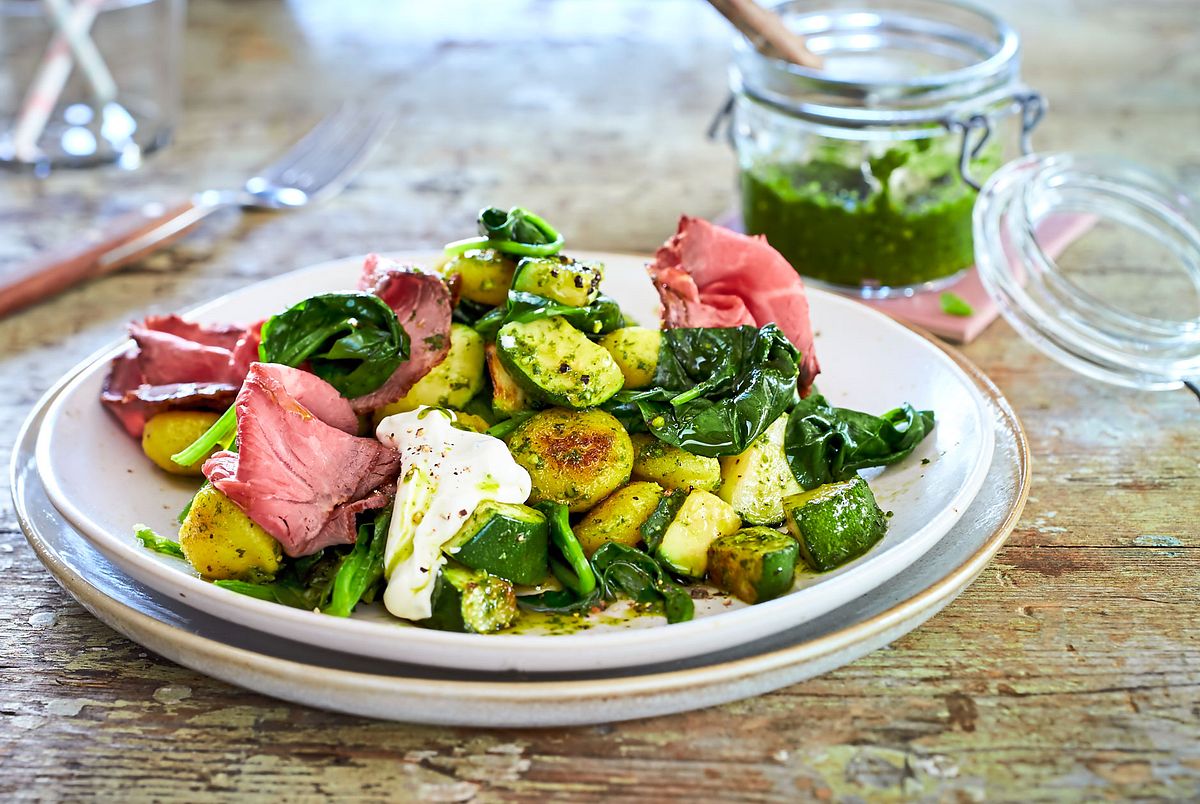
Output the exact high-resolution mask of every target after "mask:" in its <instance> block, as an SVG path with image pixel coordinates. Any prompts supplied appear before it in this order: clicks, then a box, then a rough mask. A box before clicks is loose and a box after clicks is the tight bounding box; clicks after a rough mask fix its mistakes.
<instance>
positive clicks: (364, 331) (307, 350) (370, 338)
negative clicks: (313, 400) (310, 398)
mask: <svg viewBox="0 0 1200 804" xmlns="http://www.w3.org/2000/svg"><path fill="white" fill-rule="evenodd" d="M408 350H409V343H408V333H406V332H405V331H404V328H403V327H402V326H400V321H399V320H398V319H397V318H396V313H395V312H394V311H393V310H392V308H391V307H389V306H388V304H387V302H385V301H384V300H383V299H381V298H379V297H378V296H376V295H374V294H371V293H326V294H322V295H320V296H313V297H312V298H309V299H305V300H304V301H302V302H300V303H299V304H297V305H294V306H293V307H291V308H290V309H288V310H285V311H284V312H282V313H279V314H278V315H274V316H271V317H270V318H268V319H267V322H266V323H265V324H263V328H262V343H261V345H260V346H259V347H258V355H259V359H260V360H262V361H263V362H264V363H282V364H283V365H285V366H299V365H300V364H301V363H304V362H305V361H307V362H308V365H309V367H310V368H311V369H312V373H313V374H316V375H317V376H318V377H320V378H321V379H323V380H325V382H327V383H329V384H330V385H332V386H333V387H334V388H336V389H338V392H339V393H340V394H341V395H342V396H344V397H347V398H349V399H353V398H355V397H359V396H363V395H365V394H369V393H371V392H372V391H374V390H375V389H377V388H379V387H380V386H381V385H383V384H384V383H385V382H386V381H387V380H388V378H389V377H391V376H392V374H394V373H395V371H396V369H397V368H399V366H400V364H401V363H403V362H404V361H405V360H406V359H408Z"/></svg>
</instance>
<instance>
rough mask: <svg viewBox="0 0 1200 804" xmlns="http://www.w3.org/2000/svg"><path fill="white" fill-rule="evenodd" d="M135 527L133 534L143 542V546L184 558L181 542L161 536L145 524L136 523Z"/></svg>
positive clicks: (167, 554)
mask: <svg viewBox="0 0 1200 804" xmlns="http://www.w3.org/2000/svg"><path fill="white" fill-rule="evenodd" d="M133 528H134V531H133V535H134V536H136V537H137V540H138V541H139V542H141V543H142V547H145V548H147V549H149V550H153V551H154V552H156V553H162V554H163V555H166V556H174V557H175V558H184V555H183V548H182V547H180V546H179V542H176V541H172V540H171V539H168V538H166V537H165V536H159V535H158V534H157V533H155V532H154V531H153V530H151V529H150V528H148V527H146V526H145V525H134V526H133Z"/></svg>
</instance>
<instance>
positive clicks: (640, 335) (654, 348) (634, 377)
mask: <svg viewBox="0 0 1200 804" xmlns="http://www.w3.org/2000/svg"><path fill="white" fill-rule="evenodd" d="M600 345H601V346H603V347H604V348H605V349H607V350H608V353H609V354H610V355H612V357H613V360H615V361H617V366H618V367H619V368H620V369H621V373H622V374H623V375H625V387H626V388H646V387H647V386H649V385H650V384H651V383H652V382H654V370H655V369H656V368H658V349H659V347H660V346H661V345H662V332H661V331H660V330H657V329H647V328H646V327H621V328H620V329H617V330H613V331H612V332H610V333H608V334H607V335H605V336H604V337H603V338H601V339H600Z"/></svg>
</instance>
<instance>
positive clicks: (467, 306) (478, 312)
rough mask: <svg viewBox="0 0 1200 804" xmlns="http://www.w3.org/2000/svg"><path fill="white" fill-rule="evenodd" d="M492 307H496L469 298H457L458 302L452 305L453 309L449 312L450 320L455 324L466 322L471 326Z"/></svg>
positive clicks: (492, 308)
mask: <svg viewBox="0 0 1200 804" xmlns="http://www.w3.org/2000/svg"><path fill="white" fill-rule="evenodd" d="M494 309H496V308H494V307H492V305H490V304H484V303H483V302H477V301H472V300H471V299H459V300H458V304H456V305H454V310H453V311H452V312H451V313H450V320H451V321H454V322H455V323H457V324H466V325H467V326H468V327H473V326H475V322H476V321H478V320H479V319H481V318H483V317H484V316H485V315H487V314H488V313H490V312H491V311H492V310H494Z"/></svg>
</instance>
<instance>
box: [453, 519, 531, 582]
mask: <svg viewBox="0 0 1200 804" xmlns="http://www.w3.org/2000/svg"><path fill="white" fill-rule="evenodd" d="M548 544H549V542H548V536H547V530H546V517H545V516H543V515H542V513H541V512H540V511H535V510H533V509H532V508H529V507H528V506H525V505H513V504H511V503H502V502H496V501H494V500H484V501H483V502H481V503H479V505H478V506H476V507H475V511H474V513H472V514H471V516H470V517H468V518H467V521H466V522H464V523H463V526H462V527H461V528H459V530H458V533H457V534H455V536H454V538H452V539H451V540H450V541H449V542H448V543H447V544H446V546H445V547H444V548H442V549H443V552H445V553H446V555H448V556H451V557H453V558H454V559H455V560H456V561H458V562H459V563H460V564H463V565H465V566H467V567H470V568H472V569H479V570H486V571H487V572H488V573H490V574H492V575H496V576H498V577H500V578H504V579H506V580H509V581H512V582H513V583H516V584H523V585H527V586H532V585H534V584H538V583H541V582H542V581H543V580H545V579H546V573H547V571H548V570H549V565H548V547H547V545H548Z"/></svg>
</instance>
